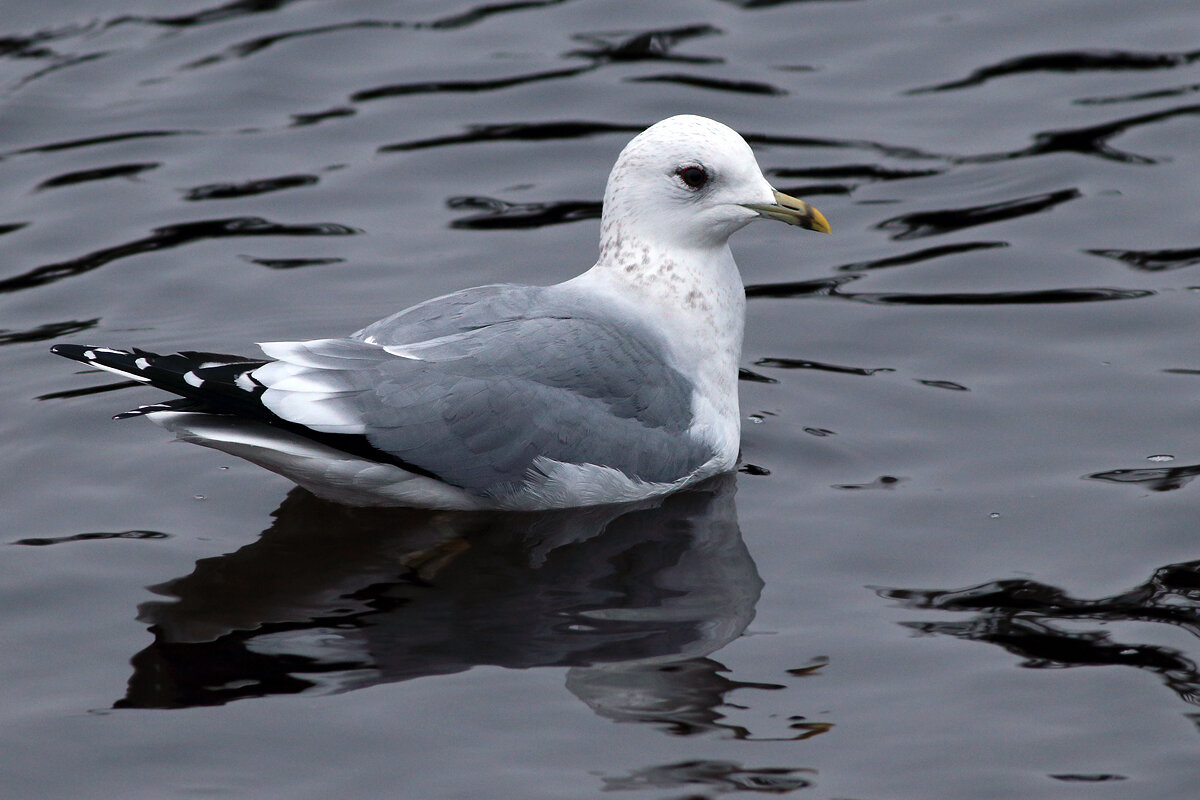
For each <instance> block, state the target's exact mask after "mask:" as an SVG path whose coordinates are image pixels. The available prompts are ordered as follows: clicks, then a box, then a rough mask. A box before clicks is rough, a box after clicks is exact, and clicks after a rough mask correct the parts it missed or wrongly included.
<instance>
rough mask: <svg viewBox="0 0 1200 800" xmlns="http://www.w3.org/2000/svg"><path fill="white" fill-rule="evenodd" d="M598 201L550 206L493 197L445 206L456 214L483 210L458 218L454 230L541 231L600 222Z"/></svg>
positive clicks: (561, 202) (453, 201)
mask: <svg viewBox="0 0 1200 800" xmlns="http://www.w3.org/2000/svg"><path fill="white" fill-rule="evenodd" d="M601 205H602V204H601V203H600V201H599V200H559V201H555V202H549V203H507V202H505V201H503V200H496V199H494V198H491V197H451V198H450V199H449V200H447V201H446V206H447V207H448V208H450V209H452V210H454V211H464V210H466V211H481V212H483V213H479V214H472V215H471V216H469V217H463V218H462V219H456V220H454V221H453V222H451V223H450V227H451V228H468V229H473V230H497V229H501V228H526V229H527V228H540V227H542V226H544V225H561V224H562V223H564V222H576V221H578V220H581V219H599V218H600V210H601Z"/></svg>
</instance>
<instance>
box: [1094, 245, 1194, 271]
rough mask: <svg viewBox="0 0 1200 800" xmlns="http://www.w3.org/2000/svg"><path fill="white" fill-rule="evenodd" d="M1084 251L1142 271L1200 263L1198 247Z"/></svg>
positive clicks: (1164, 269)
mask: <svg viewBox="0 0 1200 800" xmlns="http://www.w3.org/2000/svg"><path fill="white" fill-rule="evenodd" d="M1085 252H1088V253H1091V254H1092V255H1096V256H1104V257H1105V258H1113V259H1116V260H1117V261H1120V262H1122V263H1124V264H1128V265H1129V266H1131V267H1133V268H1134V269H1136V270H1141V271H1142V272H1166V271H1168V270H1172V269H1183V268H1184V267H1190V266H1193V265H1195V264H1200V247H1185V248H1180V249H1177V250H1087V251H1085Z"/></svg>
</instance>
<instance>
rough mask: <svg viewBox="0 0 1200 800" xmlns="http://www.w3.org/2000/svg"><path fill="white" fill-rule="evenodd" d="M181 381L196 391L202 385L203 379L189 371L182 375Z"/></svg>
mask: <svg viewBox="0 0 1200 800" xmlns="http://www.w3.org/2000/svg"><path fill="white" fill-rule="evenodd" d="M183 381H184V383H186V384H187V385H188V386H195V387H196V388H197V389H199V388H200V387H201V386H203V385H204V378H201V377H200V376H199V375H197V374H196V373H194V372H190V371H189V372H185V373H183Z"/></svg>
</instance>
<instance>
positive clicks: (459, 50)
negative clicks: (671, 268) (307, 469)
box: [0, 0, 1200, 800]
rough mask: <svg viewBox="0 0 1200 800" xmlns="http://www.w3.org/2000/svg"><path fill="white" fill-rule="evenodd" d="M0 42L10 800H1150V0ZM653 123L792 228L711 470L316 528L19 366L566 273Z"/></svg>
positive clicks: (1157, 761)
mask: <svg viewBox="0 0 1200 800" xmlns="http://www.w3.org/2000/svg"><path fill="white" fill-rule="evenodd" d="M102 5H106V6H107V7H106V8H101V7H100V6H102ZM1151 9H1152V10H1151ZM3 11H4V14H3V16H2V17H0V19H2V20H3V22H0V25H2V26H3V30H2V31H0V254H2V257H0V369H2V370H3V375H4V376H5V380H4V381H3V383H2V384H0V395H2V396H0V407H2V408H3V409H4V413H3V414H2V415H0V435H2V437H3V438H2V441H3V442H4V457H3V459H2V460H0V470H2V472H0V519H2V520H3V530H4V539H5V541H6V542H7V544H6V545H5V546H4V547H3V548H0V554H2V555H0V558H2V561H0V563H2V565H3V566H2V567H0V598H2V603H3V605H2V607H3V609H4V610H3V613H0V625H2V626H3V629H2V634H0V636H2V639H0V641H3V643H4V647H3V650H4V655H3V657H2V658H0V663H2V664H3V673H2V674H3V680H4V683H3V688H4V691H3V692H2V693H0V698H2V699H0V782H2V785H3V792H2V793H3V795H4V796H5V797H14V798H42V797H47V798H49V797H55V798H59V797H64V798H65V797H71V798H106V799H107V798H113V797H121V798H147V799H149V798H155V799H158V798H165V797H170V798H175V797H255V798H308V797H313V798H316V797H330V796H340V797H353V798H384V797H386V798H395V797H413V798H434V797H436V798H443V797H446V798H476V797H479V798H483V797H506V798H507V797H511V798H590V797H597V796H601V795H605V796H608V795H610V794H611V795H612V796H616V797H620V796H623V794H622V793H624V795H627V796H632V797H652V798H663V800H668V799H670V800H679V799H680V798H694V797H705V798H715V797H718V796H723V795H738V794H739V793H741V794H747V795H750V794H753V793H766V794H788V793H794V795H795V796H797V797H814V798H828V799H830V800H832V799H833V798H856V799H857V800H885V799H890V798H921V799H922V800H929V799H937V798H945V799H946V800H952V799H957V798H968V797H969V798H1016V797H1020V798H1029V797H1038V798H1041V797H1045V798H1093V797H1121V798H1170V799H1172V800H1174V799H1176V798H1190V797H1195V796H1196V789H1195V786H1196V779H1197V778H1200V731H1198V730H1197V726H1198V725H1200V642H1198V641H1197V636H1200V530H1198V528H1200V523H1198V520H1200V494H1198V493H1197V492H1198V491H1200V483H1194V482H1193V479H1194V478H1196V477H1197V476H1200V439H1198V437H1197V429H1198V422H1200V402H1198V401H1200V346H1198V336H1197V334H1198V333H1200V324H1198V322H1200V318H1198V311H1200V224H1198V221H1200V220H1198V215H1197V208H1198V207H1200V188H1198V187H1200V180H1198V179H1197V175H1200V11H1198V10H1197V8H1196V5H1195V3H1194V2H1193V0H1179V1H1178V2H1171V0H1164V1H1163V2H1155V3H1153V4H1148V3H1146V2H1143V0H1121V1H1119V2H1118V1H1114V2H1105V3H1097V2H1088V1H1087V0H1068V1H1066V2H1056V3H1046V2H1040V1H1035V0H1025V2H993V3H986V4H984V3H973V4H966V3H958V2H950V1H949V0H947V1H946V2H934V1H933V0H896V1H894V2H879V1H878V0H859V2H833V1H832V0H831V1H829V2H786V1H785V0H774V1H773V2H772V0H757V1H756V0H742V1H741V2H693V3H684V2H657V1H656V2H654V3H649V2H647V3H636V4H635V3H618V2H600V1H599V0H595V1H592V2H589V0H576V1H575V2H564V1H563V0H540V1H539V0H528V1H526V2H497V3H492V4H481V5H472V4H471V3H470V2H462V3H447V2H444V1H443V2H411V3H383V2H338V3H334V2H320V1H319V0H307V1H304V0H297V1H296V2H287V0H241V1H240V2H231V3H228V4H226V5H210V6H205V5H204V4H203V3H202V2H196V1H195V0H191V1H190V2H183V1H182V0H179V1H177V2H162V1H158V2H149V0H142V2H140V3H139V2H137V1H136V0H125V2H113V3H108V4H96V3H91V4H78V3H67V2H62V1H61V0H57V1H56V0H47V1H46V2H39V3H17V2H15V0H9V2H7V3H4V4H3ZM679 112H693V113H700V114H705V115H708V116H711V117H714V118H717V119H720V120H723V121H725V122H727V123H729V124H731V125H733V126H734V127H736V128H738V129H739V130H740V131H742V132H743V133H744V134H745V135H746V136H747V137H748V138H749V139H750V140H751V142H752V143H753V144H754V146H755V148H756V150H757V151H758V153H759V160H760V163H761V164H762V165H763V167H764V169H765V170H766V171H767V172H768V174H769V176H770V177H771V179H772V180H773V181H774V182H775V183H776V185H777V186H779V188H781V189H783V190H784V191H787V192H789V193H791V194H795V195H798V196H801V197H805V198H807V199H808V200H810V201H811V202H813V203H814V204H816V205H817V206H818V207H820V208H821V210H822V211H823V212H825V215H826V216H827V217H828V218H829V220H830V222H831V223H832V225H833V228H834V232H835V235H834V236H830V237H818V236H814V235H804V234H802V233H797V232H796V231H793V230H789V229H785V228H783V227H782V226H770V225H761V226H758V225H756V226H752V227H751V228H750V229H748V230H746V231H744V232H742V233H741V234H739V236H738V237H737V238H736V239H735V241H734V250H735V252H736V254H737V256H738V260H739V263H740V264H741V266H742V269H743V273H744V277H745V280H746V283H747V285H748V287H749V289H748V291H749V295H750V297H751V301H750V304H749V319H748V325H747V346H746V352H745V357H744V361H743V366H744V368H745V373H744V378H745V380H744V381H743V382H742V390H743V395H742V396H743V400H742V403H743V414H744V415H745V416H746V418H747V422H746V425H745V430H744V433H743V458H744V462H745V463H744V467H743V470H742V472H741V474H738V475H737V476H735V479H731V480H725V481H718V482H716V483H714V484H711V485H708V486H706V487H703V489H701V490H697V491H695V492H691V493H687V494H683V495H680V496H677V497H673V498H670V499H668V500H666V501H664V502H661V503H658V504H650V505H648V506H645V507H634V508H626V509H619V510H618V511H611V510H606V511H591V512H586V513H572V514H562V515H543V516H512V517H507V516H495V515H492V516H470V515H466V516H464V515H449V514H422V513H415V512H371V513H368V512H365V511H355V510H348V509H342V508H339V507H337V506H333V505H329V504H325V503H322V502H319V501H316V500H314V499H313V498H311V497H309V496H307V495H305V494H303V493H301V492H297V491H291V490H290V486H289V484H288V483H287V482H286V481H284V480H282V479H280V478H278V477H276V476H274V475H271V474H269V473H266V472H264V471H261V470H258V469H256V468H254V467H251V466H249V465H246V464H243V463H240V462H236V461H233V460H232V459H230V458H228V457H226V456H224V455H222V454H219V453H215V452H210V451H207V450H203V449H200V448H195V447H181V446H174V445H172V446H168V445H167V438H168V437H167V435H166V434H164V433H163V432H162V431H160V430H158V429H156V428H154V427H153V426H150V425H146V424H144V423H138V422H136V421H133V422H125V423H115V422H109V421H108V417H109V416H110V415H112V414H113V413H116V412H119V411H123V410H125V409H126V408H129V407H131V406H133V405H137V404H139V403H142V402H147V401H150V400H153V399H154V398H155V397H156V395H155V394H154V393H153V392H150V391H147V390H144V389H138V388H130V387H127V386H125V385H123V384H120V383H116V382H114V379H113V378H112V377H111V376H107V377H106V376H100V375H91V374H89V375H77V374H75V372H76V370H75V368H74V367H73V366H72V365H71V364H69V363H68V362H65V361H62V360H61V359H55V358H53V357H52V356H50V355H49V353H48V347H49V345H50V344H51V343H53V342H56V341H61V340H74V341H85V342H95V343H101V344H112V345H134V346H143V347H147V348H154V349H173V348H186V347H202V348H207V349H211V350H215V351H226V352H228V351H233V352H237V351H249V348H250V345H249V343H250V342H254V341H259V340H275V339H287V338H302V337H315V336H322V335H339V334H343V333H346V332H348V331H350V330H353V329H355V328H357V327H359V326H361V325H362V324H365V323H367V322H369V321H371V320H374V319H376V318H378V317H380V316H383V315H384V314H386V313H389V312H391V311H393V310H395V309H398V308H401V307H403V306H406V305H409V304H411V303H414V302H416V301H419V300H421V299H424V298H426V297H429V296H432V295H434V294H438V293H443V292H446V291H450V290H453V289H456V288H461V287H464V286H470V285H475V284H479V283H485V282H496V281H512V282H534V283H549V282H555V281H558V280H562V279H564V278H567V277H570V276H571V275H573V274H575V273H577V272H578V271H581V270H582V269H584V268H586V267H588V266H589V265H590V264H591V263H592V260H593V257H594V253H595V243H596V238H597V233H598V224H597V221H596V217H597V214H598V208H599V204H598V201H599V199H600V197H601V193H602V190H603V180H604V177H605V175H606V173H607V170H608V168H609V166H610V165H611V163H612V161H613V159H614V158H615V156H616V154H617V152H618V151H619V150H620V148H621V147H622V145H623V144H624V143H625V141H627V140H628V138H629V137H630V136H631V135H632V134H633V133H634V132H636V131H637V130H640V129H641V128H643V127H645V126H646V125H648V124H650V123H652V122H654V121H656V120H658V119H660V118H662V117H665V116H668V115H670V114H673V113H679ZM735 492H736V496H735Z"/></svg>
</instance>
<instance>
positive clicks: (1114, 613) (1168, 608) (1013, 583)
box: [876, 561, 1200, 704]
mask: <svg viewBox="0 0 1200 800" xmlns="http://www.w3.org/2000/svg"><path fill="white" fill-rule="evenodd" d="M876 592H877V594H878V595H879V596H880V597H883V598H885V599H889V600H895V601H897V602H898V603H899V605H900V606H901V607H903V608H910V609H914V610H922V611H929V610H937V611H948V612H956V613H970V614H973V615H974V616H972V617H971V618H970V619H966V620H961V621H941V622H902V623H900V624H901V625H903V626H904V627H907V628H911V629H913V630H915V631H919V632H921V633H925V634H932V635H942V636H951V637H953V638H957V639H965V640H970V641H978V642H987V643H989V644H994V645H997V646H999V647H1001V648H1003V649H1004V650H1006V651H1008V652H1010V653H1013V654H1014V655H1017V656H1019V657H1021V658H1023V659H1025V660H1024V662H1023V663H1022V666H1024V667H1027V668H1032V669H1061V668H1066V667H1084V666H1105V665H1114V666H1129V667H1135V668H1137V669H1142V670H1145V671H1147V672H1151V673H1154V674H1156V675H1158V676H1159V677H1160V678H1161V679H1162V680H1163V683H1164V684H1166V685H1167V686H1168V687H1169V688H1170V689H1171V690H1172V691H1174V692H1175V693H1176V694H1177V695H1179V697H1180V698H1182V699H1183V700H1185V701H1186V702H1188V703H1191V704H1200V667H1198V666H1197V664H1196V663H1195V662H1194V661H1193V660H1191V659H1190V658H1188V657H1186V656H1185V655H1184V654H1183V653H1181V652H1180V651H1178V650H1176V649H1174V648H1170V647H1165V646H1162V645H1157V644H1140V643H1134V644H1130V643H1123V642H1119V641H1115V640H1114V638H1113V637H1114V636H1115V635H1117V633H1116V632H1115V631H1113V630H1109V629H1103V628H1101V629H1096V630H1092V631H1079V630H1078V629H1077V628H1076V626H1074V625H1072V626H1071V629H1070V630H1064V629H1063V628H1061V627H1059V626H1058V623H1062V622H1073V621H1077V620H1095V621H1097V622H1098V623H1100V624H1103V625H1107V624H1111V623H1113V622H1152V623H1161V624H1167V625H1172V626H1176V627H1178V628H1180V629H1182V630H1184V631H1187V632H1188V633H1190V634H1191V635H1192V636H1197V637H1200V561H1189V562H1183V563H1178V564H1169V565H1167V566H1165V567H1161V568H1159V569H1158V570H1156V571H1155V572H1154V574H1153V575H1152V576H1151V577H1150V579H1149V580H1148V581H1146V582H1145V583H1143V584H1142V585H1140V586H1136V587H1134V588H1133V589H1130V590H1129V591H1126V592H1121V593H1119V594H1116V595H1112V596H1110V597H1102V598H1099V599H1096V600H1083V599H1078V598H1075V597H1072V596H1071V595H1070V594H1068V593H1067V592H1065V591H1063V590H1062V589H1059V588H1058V587H1055V586H1050V585H1048V584H1044V583H1039V582H1037V581H1033V580H1025V579H1005V580H997V581H991V582H988V583H984V584H980V585H978V586H971V587H968V588H965V589H946V590H930V589H894V588H876ZM1120 630H1121V631H1126V630H1127V629H1126V628H1121V629H1120Z"/></svg>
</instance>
